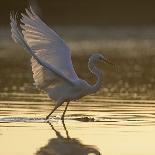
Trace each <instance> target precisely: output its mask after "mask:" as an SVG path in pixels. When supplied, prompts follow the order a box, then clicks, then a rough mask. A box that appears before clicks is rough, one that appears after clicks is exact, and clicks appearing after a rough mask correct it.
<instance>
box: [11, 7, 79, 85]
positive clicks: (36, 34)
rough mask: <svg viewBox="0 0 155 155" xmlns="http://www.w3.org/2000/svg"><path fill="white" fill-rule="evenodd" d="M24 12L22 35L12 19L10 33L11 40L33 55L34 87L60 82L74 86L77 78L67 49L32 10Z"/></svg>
mask: <svg viewBox="0 0 155 155" xmlns="http://www.w3.org/2000/svg"><path fill="white" fill-rule="evenodd" d="M26 12H27V14H28V16H26V15H24V14H22V16H23V18H22V19H21V21H22V23H23V24H22V25H21V27H22V28H23V31H22V33H23V34H22V33H21V32H20V31H19V29H18V27H17V22H16V19H15V18H13V17H12V16H11V17H10V18H11V31H12V37H13V39H14V40H15V41H16V42H18V43H19V44H20V45H22V46H23V47H24V48H25V49H27V50H28V52H29V53H31V55H32V56H33V57H32V70H33V77H34V80H35V83H36V85H37V86H38V87H40V88H45V87H48V86H49V85H50V86H52V85H53V86H56V85H58V84H60V83H61V82H68V83H70V84H73V85H74V81H76V80H78V77H77V75H76V73H75V71H74V69H73V65H72V62H71V56H70V50H69V48H68V46H67V45H66V44H65V43H64V41H63V40H62V39H61V38H60V37H59V36H58V35H57V34H56V33H55V32H54V31H53V30H51V29H50V28H49V27H48V26H47V25H46V24H45V23H44V22H42V21H41V19H40V18H39V17H38V16H37V15H36V14H35V13H34V11H33V10H32V9H31V8H30V11H29V10H27V9H26ZM23 35H24V37H23ZM53 86H52V87H53Z"/></svg>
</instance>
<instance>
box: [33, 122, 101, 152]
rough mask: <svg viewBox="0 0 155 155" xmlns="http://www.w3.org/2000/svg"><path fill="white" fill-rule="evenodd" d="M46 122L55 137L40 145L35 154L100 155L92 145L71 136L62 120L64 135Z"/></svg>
mask: <svg viewBox="0 0 155 155" xmlns="http://www.w3.org/2000/svg"><path fill="white" fill-rule="evenodd" d="M48 124H49V125H50V126H51V129H52V130H53V132H54V133H55V134H56V138H51V139H50V140H49V142H48V144H47V145H45V146H43V147H41V148H40V149H39V150H38V151H37V152H36V155H58V154H59V155H89V154H92V155H101V153H100V152H99V151H98V150H97V149H96V148H95V147H94V146H92V145H84V144H82V143H81V142H80V141H79V140H78V139H76V138H71V137H70V136H69V132H68V130H67V128H66V125H65V122H64V121H62V124H63V128H64V130H65V133H66V137H64V136H62V135H61V133H60V132H59V131H57V130H56V129H55V128H54V126H53V125H52V123H51V122H50V121H48Z"/></svg>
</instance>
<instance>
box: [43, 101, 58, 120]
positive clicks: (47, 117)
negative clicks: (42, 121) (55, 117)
mask: <svg viewBox="0 0 155 155" xmlns="http://www.w3.org/2000/svg"><path fill="white" fill-rule="evenodd" d="M59 106H60V105H59V104H56V105H55V107H54V109H53V110H52V111H51V112H50V113H49V115H47V116H46V120H47V119H49V117H50V116H51V114H52V113H53V112H54V111H55V110H56V109H57V108H58V107H59Z"/></svg>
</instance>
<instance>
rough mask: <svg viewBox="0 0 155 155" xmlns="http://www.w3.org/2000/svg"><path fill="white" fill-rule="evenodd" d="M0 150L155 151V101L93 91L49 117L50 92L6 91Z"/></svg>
mask: <svg viewBox="0 0 155 155" xmlns="http://www.w3.org/2000/svg"><path fill="white" fill-rule="evenodd" d="M1 96H7V97H8V98H9V100H3V101H2V100H1V101H0V109H1V110H0V148H1V149H0V154H3V155H21V154H22V155H33V154H37V155H49V154H51V155H57V154H60V155H69V154H71V155H76V154H77V155H85V154H89V155H93V154H95V155H98V154H108V155H124V154H126V155H131V154H132V155H146V154H149V155H154V154H155V148H154V146H155V145H154V144H155V104H154V103H155V100H149V101H148V100H115V99H112V98H104V97H102V96H94V95H92V96H87V97H85V98H83V99H81V100H80V101H78V102H72V103H71V104H70V105H69V108H68V111H67V113H66V117H65V121H64V123H63V122H62V121H61V120H60V116H61V114H62V111H63V109H64V106H62V107H60V108H59V109H58V110H57V111H56V112H55V113H53V115H52V117H51V119H50V120H49V122H48V121H46V120H45V116H46V115H47V114H48V113H49V112H50V110H51V109H52V103H51V101H50V100H49V99H48V98H47V96H46V95H44V94H26V93H1Z"/></svg>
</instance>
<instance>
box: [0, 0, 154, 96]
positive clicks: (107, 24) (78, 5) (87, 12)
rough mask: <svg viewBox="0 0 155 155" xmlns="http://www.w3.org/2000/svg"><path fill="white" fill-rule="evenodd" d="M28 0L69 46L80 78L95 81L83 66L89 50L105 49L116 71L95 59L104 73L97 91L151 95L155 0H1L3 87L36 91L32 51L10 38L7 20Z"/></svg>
mask: <svg viewBox="0 0 155 155" xmlns="http://www.w3.org/2000/svg"><path fill="white" fill-rule="evenodd" d="M30 4H31V5H32V7H33V9H34V10H35V12H36V13H37V14H38V15H39V16H40V17H41V18H42V19H43V21H45V22H46V23H47V24H48V25H49V26H50V27H51V28H52V29H53V30H55V31H56V32H57V33H58V34H59V35H60V36H61V37H62V38H63V39H64V40H65V41H66V42H67V44H68V45H69V46H70V48H71V51H72V59H73V64H74V67H75V70H76V72H77V73H78V75H79V77H80V78H83V79H85V80H88V81H89V82H90V83H95V77H94V76H93V75H92V74H91V73H89V70H88V67H87V62H88V58H89V56H90V55H91V53H93V52H101V53H104V54H105V55H106V57H108V58H109V59H110V60H111V61H112V62H113V63H115V64H116V65H117V67H118V71H116V70H115V68H113V67H111V66H108V65H105V64H99V67H101V68H102V69H103V70H104V75H105V79H104V85H103V89H102V90H101V91H100V92H99V94H103V95H104V96H105V97H113V98H125V99H126V98H130V99H131V98H134V99H152V98H155V67H154V66H155V9H154V8H155V1H149V0H147V1H142V0H141V1H140V0H137V1H132V0H130V1H129V0H126V1H123V0H117V1H114V0H84V1H82V0H78V1H77V0H65V1H62V0H32V1H26V0H20V1H17V0H11V1H9V0H5V1H4V0H2V1H1V5H0V91H1V92H35V93H36V92H37V93H39V91H38V90H37V89H36V88H35V87H34V86H33V79H32V71H31V65H30V56H29V55H28V54H27V53H26V52H25V51H24V50H23V49H22V48H21V47H20V46H19V45H16V44H15V43H14V42H13V41H12V39H11V33H10V25H9V23H10V20H9V14H10V12H11V11H14V12H16V11H18V12H24V9H25V8H27V7H29V5H30ZM19 17H20V15H19ZM79 62H80V63H79ZM81 68H82V69H81ZM3 95H4V94H3ZM1 97H3V98H5V95H4V96H1Z"/></svg>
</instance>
